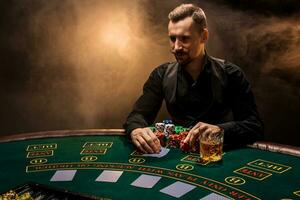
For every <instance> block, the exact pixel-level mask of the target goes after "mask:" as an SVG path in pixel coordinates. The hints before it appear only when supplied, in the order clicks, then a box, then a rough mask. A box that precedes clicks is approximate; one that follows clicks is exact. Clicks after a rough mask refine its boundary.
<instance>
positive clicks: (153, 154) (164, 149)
mask: <svg viewBox="0 0 300 200" xmlns="http://www.w3.org/2000/svg"><path fill="white" fill-rule="evenodd" d="M169 151H170V149H167V148H164V147H161V151H160V152H159V153H149V154H148V153H147V154H142V156H146V157H156V158H161V157H163V156H165V155H167V154H168V153H169Z"/></svg>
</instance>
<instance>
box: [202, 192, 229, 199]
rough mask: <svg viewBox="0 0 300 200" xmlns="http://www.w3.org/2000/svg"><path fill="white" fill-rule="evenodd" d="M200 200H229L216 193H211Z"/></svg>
mask: <svg viewBox="0 0 300 200" xmlns="http://www.w3.org/2000/svg"><path fill="white" fill-rule="evenodd" d="M199 200H229V199H228V198H226V197H224V196H221V195H219V194H216V193H210V194H209V195H207V196H205V197H203V198H201V199H199Z"/></svg>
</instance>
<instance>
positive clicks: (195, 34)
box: [168, 17, 205, 65]
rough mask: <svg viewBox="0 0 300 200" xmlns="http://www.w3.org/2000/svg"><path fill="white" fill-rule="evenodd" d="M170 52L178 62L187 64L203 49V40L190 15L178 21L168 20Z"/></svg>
mask: <svg viewBox="0 0 300 200" xmlns="http://www.w3.org/2000/svg"><path fill="white" fill-rule="evenodd" d="M168 30H169V41H170V47H171V52H172V53H173V54H174V55H175V58H176V60H177V62H178V63H180V64H183V65H184V64H188V63H190V62H191V61H192V60H194V59H195V58H197V57H199V56H200V55H201V53H202V52H203V50H204V42H205V41H204V40H203V37H202V35H203V34H201V33H200V32H199V30H197V26H196V25H195V24H194V21H193V19H192V18H191V17H187V18H185V19H183V20H180V21H178V22H175V23H174V22H172V21H170V22H169V26H168Z"/></svg>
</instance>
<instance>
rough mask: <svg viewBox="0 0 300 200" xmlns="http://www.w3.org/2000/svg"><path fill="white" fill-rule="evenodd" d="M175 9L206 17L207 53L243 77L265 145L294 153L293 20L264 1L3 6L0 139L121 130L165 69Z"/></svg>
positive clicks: (297, 98)
mask: <svg viewBox="0 0 300 200" xmlns="http://www.w3.org/2000/svg"><path fill="white" fill-rule="evenodd" d="M183 2H194V3H199V5H200V6H201V7H203V9H204V10H205V11H206V14H207V17H208V24H209V30H210V38H209V42H208V44H207V49H208V52H209V54H210V55H213V56H216V57H220V58H225V59H227V60H229V61H231V62H234V63H235V64H237V65H239V66H240V67H241V68H242V69H243V70H244V71H245V73H246V75H247V77H248V79H249V80H250V82H251V83H252V86H253V91H254V93H255V95H256V99H257V104H258V108H259V111H260V113H261V116H262V118H263V120H264V122H265V126H266V139H267V140H271V141H274V142H281V143H286V144H293V145H298V146H300V144H299V141H300V138H299V137H300V136H299V134H298V127H297V123H298V121H299V116H300V105H299V104H300V92H299V89H298V88H299V85H300V56H299V55H300V48H299V46H300V45H299V44H300V26H299V24H300V16H298V15H297V12H296V11H295V9H296V8H295V7H296V6H293V9H292V10H286V11H285V10H284V8H282V9H279V8H278V7H280V6H281V5H280V3H278V2H279V1H273V2H275V3H270V1H262V0H261V1H258V3H257V5H253V3H250V2H247V1H240V2H244V3H245V2H246V3H248V4H249V5H250V6H241V5H242V4H240V5H239V6H237V5H236V4H233V3H230V1H229V3H228V1H227V2H226V1H224V2H223V1H217V0H216V1H197V2H196V1H181V0H176V1H158V0H142V1H138V0H135V1H124V0H123V1H121V0H113V1H109V3H108V1H100V0H85V1H82V0H64V1H61V0H51V1H47V0H41V1H35V0H29V1H26V2H25V1H21V0H15V1H7V2H1V3H0V5H1V14H0V15H1V19H0V20H1V21H0V25H1V30H2V31H1V33H0V42H1V44H0V48H1V49H0V56H1V57H0V62H1V63H0V64H1V71H0V81H1V86H0V88H1V91H0V97H1V99H0V103H1V113H0V120H1V122H0V123H1V128H0V131H1V134H10V133H19V132H32V131H42V130H57V129H85V128H121V127H122V124H123V122H124V120H125V118H126V116H127V115H128V113H129V112H130V110H131V108H132V105H133V103H134V101H135V100H136V99H137V98H138V96H139V95H140V94H141V89H142V85H143V83H144V82H145V80H146V79H147V77H148V75H149V73H150V72H151V71H152V70H153V69H154V67H156V66H158V65H159V64H162V63H165V62H168V61H172V60H173V56H172V55H171V54H170V52H169V47H168V38H167V29H166V28H167V23H168V19H167V15H168V13H169V11H170V10H172V8H174V7H175V6H177V5H179V4H180V3H183ZM265 2H268V3H269V4H270V5H271V6H269V7H267V8H265V9H261V5H266V4H265ZM291 2H293V1H291ZM259 3H261V5H259ZM296 5H298V4H296ZM290 9H291V8H290ZM299 10H300V9H299ZM292 11H293V12H292ZM294 11H295V12H294ZM166 116H167V114H166V111H165V109H163V110H162V111H161V113H160V115H159V117H158V120H160V119H162V118H164V117H166ZM287 136H288V137H287Z"/></svg>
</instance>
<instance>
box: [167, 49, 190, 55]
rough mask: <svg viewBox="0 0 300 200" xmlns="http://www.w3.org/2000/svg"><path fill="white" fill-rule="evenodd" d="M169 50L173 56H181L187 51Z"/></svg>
mask: <svg viewBox="0 0 300 200" xmlns="http://www.w3.org/2000/svg"><path fill="white" fill-rule="evenodd" d="M170 52H171V53H172V54H174V55H175V56H182V55H185V54H187V52H186V51H184V50H170Z"/></svg>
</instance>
